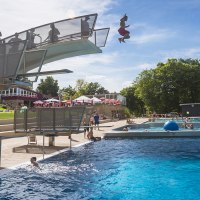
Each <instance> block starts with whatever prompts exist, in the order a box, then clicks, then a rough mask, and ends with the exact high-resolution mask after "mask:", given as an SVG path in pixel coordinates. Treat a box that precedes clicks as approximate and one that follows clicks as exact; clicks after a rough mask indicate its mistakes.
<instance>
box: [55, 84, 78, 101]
mask: <svg viewBox="0 0 200 200" xmlns="http://www.w3.org/2000/svg"><path fill="white" fill-rule="evenodd" d="M59 94H60V95H61V96H62V99H64V100H69V99H73V97H74V96H75V94H76V90H75V88H73V87H72V86H71V85H69V86H68V87H67V88H63V89H61V90H60V91H59Z"/></svg>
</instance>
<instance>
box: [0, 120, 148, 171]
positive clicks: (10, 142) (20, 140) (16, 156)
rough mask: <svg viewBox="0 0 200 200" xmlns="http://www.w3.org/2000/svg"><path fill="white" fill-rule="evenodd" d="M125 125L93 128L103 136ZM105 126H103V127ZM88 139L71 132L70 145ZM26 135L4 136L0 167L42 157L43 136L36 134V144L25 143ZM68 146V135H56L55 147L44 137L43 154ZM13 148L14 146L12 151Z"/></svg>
mask: <svg viewBox="0 0 200 200" xmlns="http://www.w3.org/2000/svg"><path fill="white" fill-rule="evenodd" d="M147 120H148V119H147V118H136V119H134V122H135V123H137V124H141V123H143V122H146V121H147ZM124 125H126V120H119V121H115V122H107V123H103V124H100V126H102V127H100V130H94V131H93V132H94V136H95V137H103V136H104V134H105V133H108V132H110V131H111V130H112V129H115V128H118V127H121V126H124ZM103 126H105V127H103ZM88 141H89V140H88V139H85V138H84V134H83V133H80V134H73V135H72V147H75V146H77V145H81V144H84V143H87V142H88ZM27 144H28V138H27V137H15V138H6V139H2V147H1V149H2V150H1V165H0V169H1V168H11V167H14V166H17V165H20V164H22V163H26V162H29V160H30V158H31V157H33V156H36V157H37V158H38V159H41V158H42V157H43V149H42V145H43V137H42V136H37V145H31V146H30V145H27ZM69 146H70V140H69V138H68V136H58V137H56V139H55V147H48V138H46V137H45V148H44V151H45V156H44V157H47V155H49V154H52V153H55V152H59V151H61V150H63V149H66V148H68V149H69ZM13 148H16V150H15V152H13Z"/></svg>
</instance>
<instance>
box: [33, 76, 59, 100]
mask: <svg viewBox="0 0 200 200" xmlns="http://www.w3.org/2000/svg"><path fill="white" fill-rule="evenodd" d="M40 81H41V83H39V85H38V87H37V89H36V91H37V92H40V93H42V94H46V95H48V96H49V97H55V96H58V90H59V86H58V81H57V80H54V79H53V77H52V76H47V78H46V79H45V80H44V79H41V80H40Z"/></svg>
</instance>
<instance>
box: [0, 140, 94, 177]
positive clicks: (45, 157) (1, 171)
mask: <svg viewBox="0 0 200 200" xmlns="http://www.w3.org/2000/svg"><path fill="white" fill-rule="evenodd" d="M92 142H93V141H87V142H84V143H81V144H77V145H75V146H73V147H72V148H71V149H69V148H68V147H67V148H64V149H62V150H58V151H57V152H54V153H51V154H48V155H45V156H44V159H43V156H40V157H38V158H37V161H38V162H39V161H41V160H46V159H48V158H50V157H53V156H56V155H58V154H61V153H63V152H67V151H71V150H72V149H74V148H78V147H80V146H84V145H86V144H89V143H92ZM27 165H31V164H30V161H26V162H23V163H20V164H18V165H14V166H12V167H7V168H4V169H1V170H0V176H2V175H5V174H7V173H10V171H11V170H17V169H18V168H20V167H23V166H27ZM0 178H1V177H0Z"/></svg>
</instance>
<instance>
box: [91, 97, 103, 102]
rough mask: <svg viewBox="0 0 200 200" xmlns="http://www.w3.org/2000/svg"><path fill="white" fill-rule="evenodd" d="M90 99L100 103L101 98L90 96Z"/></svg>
mask: <svg viewBox="0 0 200 200" xmlns="http://www.w3.org/2000/svg"><path fill="white" fill-rule="evenodd" d="M91 100H92V102H93V103H102V101H101V99H98V98H97V97H92V98H91Z"/></svg>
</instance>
